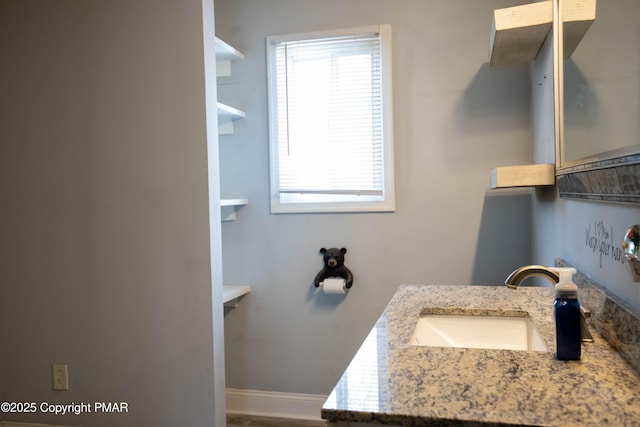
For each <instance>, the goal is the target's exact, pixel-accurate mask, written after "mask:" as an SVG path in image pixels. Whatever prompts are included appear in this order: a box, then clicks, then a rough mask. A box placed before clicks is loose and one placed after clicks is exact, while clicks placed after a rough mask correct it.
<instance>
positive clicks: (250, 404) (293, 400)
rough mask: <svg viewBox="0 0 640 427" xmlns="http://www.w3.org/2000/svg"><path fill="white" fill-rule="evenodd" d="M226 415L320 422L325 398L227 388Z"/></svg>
mask: <svg viewBox="0 0 640 427" xmlns="http://www.w3.org/2000/svg"><path fill="white" fill-rule="evenodd" d="M226 395H227V414H236V415H255V416H263V417H277V418H296V419H301V420H313V421H320V420H322V419H321V418H320V410H321V409H322V405H323V404H324V402H325V401H326V400H327V396H324V395H318V394H300V393H281V392H277V391H260V390H245V389H236V388H227V393H226Z"/></svg>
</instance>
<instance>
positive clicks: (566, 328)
mask: <svg viewBox="0 0 640 427" xmlns="http://www.w3.org/2000/svg"><path fill="white" fill-rule="evenodd" d="M552 270H553V271H554V272H556V273H557V274H558V275H559V276H560V280H559V282H558V284H557V285H556V299H555V302H554V308H555V320H556V357H557V358H558V360H579V359H580V353H581V343H582V340H581V336H580V303H579V302H578V286H576V284H575V283H573V280H572V277H573V275H574V274H576V269H575V268H570V267H563V268H553V269H552Z"/></svg>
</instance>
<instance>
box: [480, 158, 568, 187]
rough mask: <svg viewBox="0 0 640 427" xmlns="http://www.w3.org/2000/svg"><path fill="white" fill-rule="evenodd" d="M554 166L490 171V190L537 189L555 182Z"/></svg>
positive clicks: (502, 168)
mask: <svg viewBox="0 0 640 427" xmlns="http://www.w3.org/2000/svg"><path fill="white" fill-rule="evenodd" d="M555 170H556V168H555V165H554V164H551V163H549V164H547V163H544V164H539V165H520V166H501V167H497V168H495V169H493V170H492V171H491V178H490V186H491V188H511V187H539V186H545V185H554V184H555V182H556V177H555Z"/></svg>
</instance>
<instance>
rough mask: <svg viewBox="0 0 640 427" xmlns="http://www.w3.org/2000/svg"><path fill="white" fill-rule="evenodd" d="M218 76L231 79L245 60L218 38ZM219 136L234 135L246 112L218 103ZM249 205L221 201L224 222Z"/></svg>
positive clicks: (245, 201) (241, 200) (241, 201)
mask: <svg viewBox="0 0 640 427" xmlns="http://www.w3.org/2000/svg"><path fill="white" fill-rule="evenodd" d="M215 46H216V73H217V74H216V75H217V77H218V78H225V77H230V76H231V75H232V63H233V62H235V61H240V60H242V59H244V55H243V54H242V53H241V52H240V51H238V50H237V49H236V48H234V47H233V46H231V45H229V44H228V43H226V42H224V41H223V40H221V39H220V38H218V37H216V44H215ZM217 109H218V135H233V124H234V122H235V121H237V120H240V119H244V118H245V117H246V114H245V112H244V111H242V110H240V109H238V108H235V107H232V106H230V105H227V104H225V103H223V102H220V101H218V103H217ZM247 204H249V199H246V198H235V199H222V200H220V209H221V213H222V221H233V220H235V219H236V213H237V211H238V210H239V209H240V208H242V207H243V206H246V205H247Z"/></svg>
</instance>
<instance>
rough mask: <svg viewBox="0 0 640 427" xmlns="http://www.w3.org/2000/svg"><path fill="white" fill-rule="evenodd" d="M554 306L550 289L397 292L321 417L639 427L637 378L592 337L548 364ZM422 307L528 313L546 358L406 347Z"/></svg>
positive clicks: (537, 354)
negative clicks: (575, 353) (576, 354)
mask: <svg viewBox="0 0 640 427" xmlns="http://www.w3.org/2000/svg"><path fill="white" fill-rule="evenodd" d="M553 299H554V290H553V288H551V287H548V288H539V287H520V288H518V289H515V290H512V289H508V288H506V287H503V286H496V287H492V286H419V285H403V286H401V287H400V288H399V289H398V291H397V292H396V294H395V295H394V296H393V298H392V300H391V301H390V303H389V305H388V306H387V308H386V309H385V311H384V312H383V314H382V315H381V316H380V318H379V320H378V322H377V323H376V325H375V327H374V328H373V329H372V330H371V333H370V334H369V336H368V337H367V339H366V340H365V342H364V343H363V345H362V347H361V349H360V350H359V351H358V353H357V354H356V356H355V357H354V359H353V361H352V362H351V364H350V365H349V367H348V368H347V370H346V371H345V373H344V374H343V376H342V378H341V379H340V381H339V382H338V384H337V385H336V387H335V388H334V390H333V392H332V393H331V395H330V396H329V398H328V399H327V401H326V402H325V404H324V406H323V408H322V417H323V418H325V419H326V420H328V421H329V422H332V423H334V422H335V423H336V425H339V424H341V423H342V422H362V423H384V424H394V425H404V426H427V425H438V426H462V425H464V426H476V425H483V426H504V425H544V426H546V425H549V426H573V425H612V426H640V376H639V375H638V374H637V373H636V371H634V370H633V369H632V368H631V367H630V365H628V364H627V363H626V362H625V361H624V360H623V359H622V358H621V357H620V355H619V354H618V353H617V352H616V351H615V350H614V349H613V348H612V347H611V346H610V345H609V344H608V343H607V342H606V341H605V340H604V339H603V338H602V337H601V336H600V335H599V334H598V333H597V332H595V331H592V335H593V337H594V339H595V342H594V343H590V344H585V345H583V348H582V360H580V361H573V362H565V361H558V360H556V359H555V356H554V352H555V338H554V337H555V333H554V323H553ZM425 308H437V309H451V310H479V311H482V310H487V311H490V312H494V311H500V310H506V311H526V312H528V313H529V315H530V316H531V318H532V319H533V321H534V322H535V324H536V326H537V328H538V331H539V332H540V334H541V336H542V338H543V340H544V342H545V344H546V346H547V349H548V350H547V351H510V350H484V349H462V348H444V347H423V346H412V345H410V340H411V337H412V334H413V329H414V327H415V324H416V322H417V320H418V317H419V315H420V313H421V312H422V311H423V310H424V309H425ZM341 425H344V424H341Z"/></svg>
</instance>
